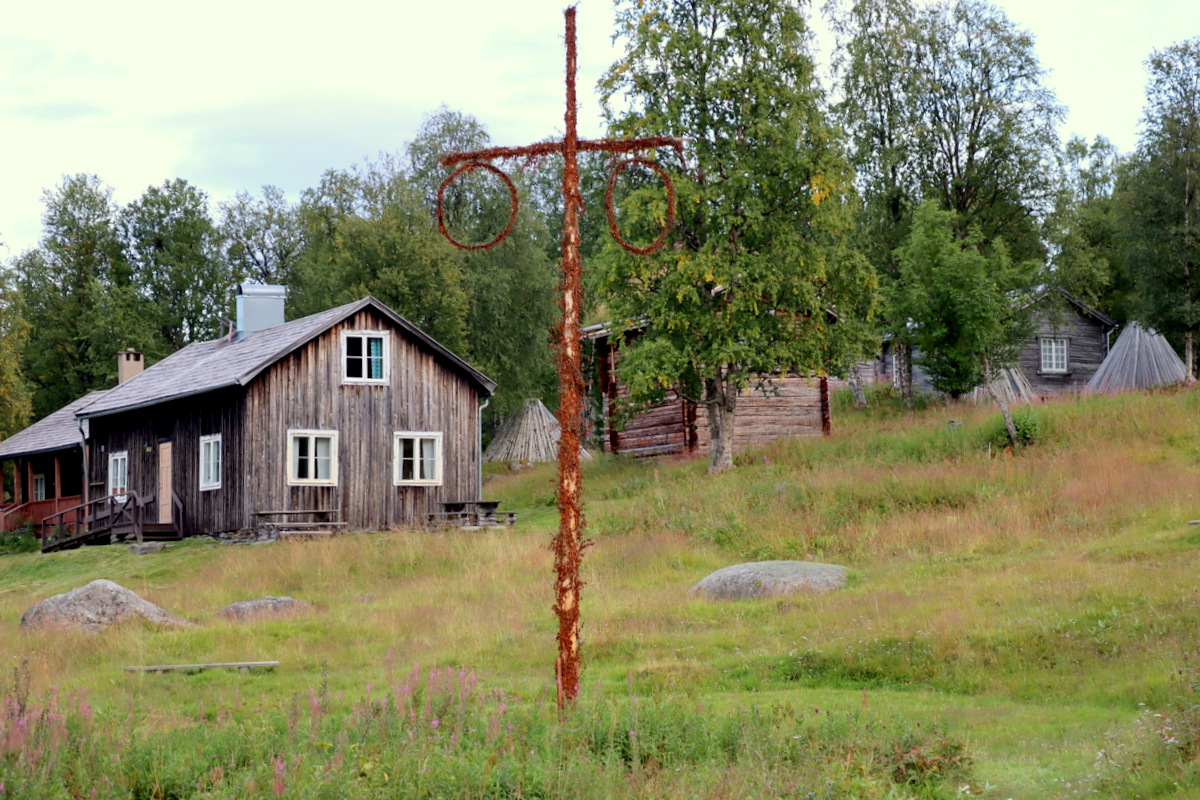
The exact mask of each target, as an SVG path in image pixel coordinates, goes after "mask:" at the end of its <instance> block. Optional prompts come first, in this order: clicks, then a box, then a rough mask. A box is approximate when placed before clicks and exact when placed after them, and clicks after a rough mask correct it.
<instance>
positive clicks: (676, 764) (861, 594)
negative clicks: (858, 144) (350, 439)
mask: <svg viewBox="0 0 1200 800" xmlns="http://www.w3.org/2000/svg"><path fill="white" fill-rule="evenodd" d="M1198 412H1200V395H1198V394H1197V393H1195V392H1190V391H1177V392H1166V393H1158V394H1152V395H1141V396H1128V397H1101V398H1089V399H1083V400H1077V399H1072V400H1065V401H1061V402H1057V403H1050V404H1046V405H1044V406H1041V407H1039V408H1037V409H1035V410H1034V411H1033V412H1032V413H1033V415H1034V416H1033V419H1034V421H1035V424H1036V427H1037V428H1039V429H1040V431H1041V441H1040V442H1039V443H1038V444H1036V445H1034V446H1032V447H1029V448H1026V449H1023V450H1021V451H1019V452H1016V453H1013V452H1011V451H1007V450H1002V449H1000V448H999V447H997V446H996V444H997V439H996V434H997V431H998V428H999V415H998V414H997V413H995V412H994V411H993V410H991V409H989V408H986V407H974V406H957V407H941V406H933V407H930V408H927V409H922V410H918V411H910V410H908V409H905V408H903V407H902V406H899V405H898V404H895V403H894V402H890V401H888V400H887V398H882V399H879V402H877V403H876V405H875V406H873V407H872V409H870V410H869V411H855V410H852V409H848V408H844V407H843V408H840V409H839V411H838V413H836V414H835V434H834V436H832V437H830V438H828V439H824V440H802V441H794V442H786V443H779V444H777V445H775V446H772V447H770V448H767V449H766V450H762V451H757V452H752V453H748V454H745V455H744V456H742V457H740V458H739V466H738V468H737V469H736V470H735V471H734V472H733V473H730V474H726V475H722V476H718V477H710V476H708V474H707V469H706V467H707V465H706V464H705V463H702V462H697V461H676V462H658V463H654V462H632V461H627V460H621V459H604V458H602V459H597V460H596V461H595V462H593V463H591V464H589V465H587V466H586V472H585V488H584V494H585V499H586V503H587V508H586V513H587V516H588V520H589V527H588V532H589V535H590V536H591V537H592V539H593V544H592V546H591V547H590V548H589V549H588V550H587V551H586V554H585V561H584V577H585V580H586V582H587V584H586V586H585V588H584V602H583V634H584V645H583V648H584V649H583V654H584V677H583V685H582V691H581V699H580V702H579V704H578V708H576V709H574V710H573V711H572V712H571V713H570V714H569V715H568V718H567V719H566V720H565V721H564V722H562V723H560V722H558V721H556V719H555V714H554V712H553V696H554V687H553V685H552V681H553V664H554V656H555V641H554V636H555V630H556V620H555V619H554V617H553V615H552V613H551V610H550V607H551V605H552V603H553V597H552V584H551V578H552V572H551V567H552V563H551V553H550V550H549V541H550V537H551V536H552V535H553V532H554V530H555V528H556V525H557V516H556V512H555V510H554V506H553V496H554V474H553V468H552V467H550V466H545V467H536V468H532V469H527V470H522V471H518V472H515V473H509V471H508V470H505V469H500V470H495V471H493V474H492V475H490V476H489V482H488V485H487V487H486V489H485V494H486V496H488V497H490V498H493V499H499V500H502V501H503V502H504V505H503V508H506V509H512V510H516V511H518V513H519V523H518V525H517V527H516V528H515V529H513V530H508V531H496V532H484V533H460V532H440V533H435V532H390V533H370V534H358V535H352V536H346V537H340V538H338V539H336V540H331V541H325V542H310V543H288V544H282V545H271V546H260V547H222V546H219V545H215V544H208V543H206V542H202V541H199V540H189V541H187V542H185V543H183V544H181V545H179V546H176V547H173V548H171V549H170V550H169V551H168V552H166V553H163V554H158V555H149V556H141V557H135V556H131V555H129V554H128V553H127V552H126V550H125V549H124V548H117V547H98V548H85V549H82V550H76V551H71V552H66V553H61V554H54V555H47V556H42V555H39V554H25V555H11V556H3V557H0V626H4V627H5V628H6V632H5V633H4V634H3V635H2V636H0V659H3V662H2V663H3V665H4V666H5V670H6V672H7V673H8V677H7V678H0V687H3V688H4V691H5V694H6V697H7V698H8V699H9V700H10V701H11V702H10V703H9V708H10V710H9V711H8V712H6V713H7V714H8V716H7V717H4V718H0V725H7V728H5V727H0V783H2V784H3V785H4V786H5V789H4V790H3V791H4V792H7V793H8V794H3V793H0V798H7V797H8V796H10V795H12V796H28V797H41V796H64V797H70V796H81V797H86V796H90V795H89V792H90V791H91V790H92V789H97V792H98V794H97V796H98V797H105V796H111V797H164V798H165V797H191V796H196V797H214V798H215V797H242V796H246V797H253V796H262V797H274V796H295V797H326V796H328V797H343V796H345V797H369V796H380V797H385V796H386V797H392V796H413V797H437V796H445V797H458V796H478V797H518V796H522V797H532V796H543V797H620V796H630V797H633V796H654V797H676V796H678V797H726V796H728V797H734V796H737V797H780V796H788V797H791V796H796V797H831V798H832V797H839V798H840V797H958V796H965V795H966V794H968V793H969V794H970V795H971V796H976V795H979V794H981V793H982V795H983V796H985V797H1004V798H1007V797H1012V798H1044V797H1075V796H1080V797H1082V796H1089V797H1092V796H1101V797H1135V796H1141V797H1170V796H1179V797H1188V796H1200V770H1198V769H1197V767H1196V759H1197V757H1198V756H1200V710H1197V708H1196V701H1195V696H1194V694H1192V692H1191V689H1192V688H1193V687H1192V684H1193V683H1194V669H1195V666H1196V659H1197V658H1198V657H1200V656H1198V655H1197V654H1198V653H1200V648H1198V646H1197V636H1198V634H1200V590H1198V589H1197V588H1196V581H1195V576H1196V575H1197V574H1198V568H1200V528H1197V527H1190V526H1188V525H1187V522H1188V521H1189V520H1192V519H1196V518H1200V503H1198V502H1197V498H1198V497H1200V459H1198V458H1197V457H1198V456H1200V414H1198ZM952 421H953V422H961V423H962V425H951V424H950V423H951V422H952ZM776 558H786V559H810V560H821V561H828V562H833V563H839V564H843V565H845V566H846V567H848V568H849V570H850V576H851V579H850V582H849V585H848V586H847V587H846V588H844V589H842V590H839V591H837V592H834V593H830V594H827V595H804V596H797V597H792V598H787V599H783V600H764V601H756V602H742V603H722V604H712V603H706V602H701V601H697V600H694V599H691V598H689V596H688V594H687V591H688V589H689V587H690V586H691V585H692V584H694V583H695V582H696V581H698V580H699V579H700V578H701V577H703V576H704V575H706V574H707V573H708V572H710V571H712V570H714V569H717V568H720V567H722V566H726V565H729V564H732V563H738V562H740V561H745V560H760V559H776ZM101 577H102V578H108V579H111V580H114V581H116V582H118V583H120V584H122V585H124V586H126V587H128V588H130V589H133V590H134V591H136V592H138V593H139V594H140V595H142V596H143V597H145V598H146V599H148V600H151V601H152V602H155V603H157V604H159V605H161V606H163V607H164V608H166V609H167V610H169V611H172V612H174V613H177V614H180V615H182V616H184V617H185V618H187V619H189V620H191V621H193V622H195V623H197V627H195V628H192V629H188V630H154V629H151V628H149V627H145V626H141V625H131V626H125V627H123V628H121V629H118V630H109V631H107V632H105V633H104V634H102V635H100V636H95V637H91V636H85V635H69V634H61V633H60V634H33V635H31V634H26V633H22V632H21V631H20V630H19V626H18V623H19V619H20V616H21V614H22V612H23V611H24V610H25V609H26V608H28V607H29V606H30V605H32V604H33V603H34V602H36V601H38V600H40V599H42V598H44V597H47V596H49V595H51V594H56V593H59V592H63V591H67V590H69V589H72V588H75V587H78V586H81V585H83V584H84V583H86V582H88V581H89V580H92V579H95V578H101ZM267 594H275V595H291V596H293V597H298V598H301V599H304V600H307V601H308V602H310V603H312V604H313V605H314V607H315V608H314V611H313V612H312V613H311V614H308V615H306V616H302V617H297V618H294V619H291V620H284V621H273V622H260V623H257V624H253V625H246V626H241V627H238V626H234V625H231V624H228V623H225V622H223V621H220V620H218V619H217V618H216V617H215V613H216V612H217V611H218V610H219V609H220V608H221V607H223V606H224V605H226V604H227V603H230V602H233V601H235V600H245V599H252V598H256V597H261V596H263V595H267ZM266 659H277V660H279V661H280V662H281V666H280V668H279V669H278V670H276V671H275V672H273V673H263V674H253V675H248V676H243V675H239V674H237V673H217V672H207V673H198V674H167V675H127V674H125V673H124V672H123V671H122V667H124V666H126V665H135V664H150V663H190V662H200V661H209V662H211V661H239V660H266ZM414 665H419V666H418V667H417V671H418V675H419V676H420V678H419V679H414V678H413V677H412V673H413V670H414ZM431 670H437V672H436V673H435V678H434V680H433V681H432V682H431V681H430V678H429V674H430V671H431ZM26 672H27V674H28V683H29V687H28V690H27V691H26V690H25V689H24V680H25V679H24V677H23V675H24V674H25V673H26ZM405 687H407V689H406V688H405ZM68 695H69V696H70V698H71V699H70V700H68V699H67V697H68ZM82 697H86V707H87V712H86V714H85V713H84V712H83V711H81V704H80V701H79V698H82ZM21 698H25V699H24V700H22V701H21V702H23V703H25V705H26V707H27V708H36V709H41V710H43V711H44V710H45V709H46V708H48V707H49V706H50V705H51V704H53V703H57V705H56V706H54V707H55V708H56V709H58V711H57V712H56V713H58V714H59V716H61V718H62V720H61V721H60V722H55V721H54V720H51V719H50V717H48V716H46V715H43V718H44V719H43V722H42V727H41V728H39V729H38V730H39V731H40V734H39V735H41V736H43V738H44V740H45V743H47V744H48V743H49V742H51V741H55V742H56V746H58V747H59V748H60V749H59V752H60V753H61V757H59V758H57V759H55V760H53V763H50V762H49V761H47V759H46V758H45V756H44V751H45V750H46V748H43V754H42V755H41V756H39V758H32V756H31V753H33V752H34V750H35V749H36V748H35V747H34V743H31V742H33V740H32V739H30V738H29V737H28V736H26V738H25V739H20V738H19V737H16V736H15V734H14V733H13V731H15V730H17V728H16V726H17V723H18V720H17V717H16V716H14V713H13V712H12V711H11V707H12V706H13V704H14V703H16V702H17V700H20V699H21ZM406 698H407V699H406ZM413 698H415V699H413ZM499 698H502V699H499ZM410 699H411V700H412V702H414V703H416V704H417V705H415V706H413V707H412V708H410V707H409V706H407V705H405V703H408V702H410ZM501 705H503V709H501V708H500V706H501ZM418 706H419V708H418ZM406 709H407V710H406ZM414 709H416V710H414ZM439 709H440V710H439ZM1155 715H1160V716H1155ZM504 719H508V720H510V721H509V722H503V724H502V720H504ZM435 721H436V722H437V723H438V724H436V725H434V724H433V723H434V722H435ZM55 725H58V726H59V727H57V728H56V727H55ZM503 725H512V726H513V727H512V728H504V727H503ZM452 726H456V727H452ZM6 730H7V733H6ZM449 730H453V731H457V733H456V734H455V737H456V738H454V739H453V740H451V739H449V738H448V737H449V733H447V731H449ZM639 731H640V734H639ZM89 732H90V736H89V735H86V734H88V733H89ZM631 732H632V733H631ZM410 733H411V734H414V735H413V736H412V737H411V738H409V734H410ZM98 734H101V735H98ZM235 734H236V736H235ZM23 735H24V734H23ZM6 736H7V737H8V738H7V740H6V738H5V737H6ZM225 736H230V737H234V738H231V739H230V740H229V741H226V740H225V738H223V737H225ZM505 736H507V737H508V738H507V739H506V738H505ZM55 737H57V740H56V739H55ZM238 737H240V738H238ZM639 737H640V738H639ZM35 738H36V737H35ZM80 739H84V740H86V741H85V742H80V741H79V740H80ZM234 739H236V740H237V741H244V742H246V744H245V745H244V746H243V745H236V746H235V745H233V744H230V743H229V742H231V741H234ZM6 741H7V742H8V743H7V744H6ZM63 742H67V743H68V746H65V747H64V746H63ZM405 742H407V743H408V744H404V743H405ZM468 742H470V743H471V746H470V747H467V746H466V745H467V743H468ZM405 747H407V749H404V748H405ZM506 748H507V749H506ZM189 753H190V754H191V755H188V754H189ZM31 759H32V760H31ZM279 759H283V761H284V762H285V763H284V766H283V767H280V766H279ZM293 762H294V763H293ZM318 763H319V764H320V765H322V766H321V768H320V769H318V768H317V765H318ZM289 765H290V766H289ZM281 769H282V770H283V771H284V773H286V774H285V775H284V777H280V775H279V771H280V770H281ZM764 770H765V771H766V773H769V775H768V776H766V777H764ZM385 773H386V774H387V776H388V777H387V780H384V779H383V778H382V777H381V776H382V775H383V774H385ZM331 776H332V777H331ZM335 778H336V779H335ZM14 787H16V788H14ZM22 792H24V794H22Z"/></svg>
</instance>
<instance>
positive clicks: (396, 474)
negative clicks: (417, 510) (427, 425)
mask: <svg viewBox="0 0 1200 800" xmlns="http://www.w3.org/2000/svg"><path fill="white" fill-rule="evenodd" d="M393 442H394V445H393V447H392V483H393V484H394V485H396V486H414V485H416V486H440V485H441V483H442V434H441V432H440V431H424V432H413V431H396V433H395V435H394V437H393Z"/></svg>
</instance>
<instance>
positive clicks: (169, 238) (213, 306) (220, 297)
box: [117, 178, 233, 357]
mask: <svg viewBox="0 0 1200 800" xmlns="http://www.w3.org/2000/svg"><path fill="white" fill-rule="evenodd" d="M117 237H118V239H119V241H120V244H121V251H122V254H123V256H124V261H125V263H126V264H127V265H128V268H129V281H130V283H131V284H132V287H133V291H134V294H135V295H136V296H138V297H140V298H143V299H144V300H145V303H143V304H142V308H141V313H142V314H143V315H145V316H144V319H145V321H147V322H148V323H149V324H150V325H151V327H152V329H153V331H154V333H155V334H156V335H157V336H158V337H159V339H160V340H161V343H162V345H163V348H164V349H165V352H159V353H151V354H149V355H155V356H158V357H162V356H165V355H168V354H169V353H172V352H174V351H176V350H178V349H179V348H181V347H183V346H184V345H187V344H189V343H191V342H199V341H205V340H207V339H214V338H216V336H217V334H218V332H219V330H220V319H221V317H223V316H224V315H225V314H226V313H227V308H228V306H229V299H230V289H231V288H232V284H233V275H232V273H231V272H230V271H229V269H228V267H227V266H226V264H225V262H224V261H223V259H222V258H221V251H220V243H219V238H218V233H217V228H216V225H215V224H214V223H213V220H212V218H211V217H210V216H209V212H208V196H207V195H206V194H205V193H204V192H203V191H201V190H199V189H197V188H196V187H194V186H192V185H190V184H189V183H188V182H187V181H185V180H182V179H179V178H176V179H175V180H172V181H165V182H164V183H163V185H162V186H151V187H149V188H148V189H146V191H145V192H143V193H142V196H141V197H139V198H138V199H137V200H135V201H133V202H132V203H130V204H129V205H127V206H125V208H123V209H122V210H121V212H120V214H119V215H118V217H117Z"/></svg>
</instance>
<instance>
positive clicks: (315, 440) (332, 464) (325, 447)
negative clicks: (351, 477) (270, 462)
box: [288, 430, 338, 486]
mask: <svg viewBox="0 0 1200 800" xmlns="http://www.w3.org/2000/svg"><path fill="white" fill-rule="evenodd" d="M337 437H338V435H337V431H296V430H293V431H288V483H291V484H318V485H327V486H335V485H337V441H338V438H337Z"/></svg>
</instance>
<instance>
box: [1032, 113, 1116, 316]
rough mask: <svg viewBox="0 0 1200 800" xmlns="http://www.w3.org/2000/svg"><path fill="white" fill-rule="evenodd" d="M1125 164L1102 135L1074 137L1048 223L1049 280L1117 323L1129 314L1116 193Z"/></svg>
mask: <svg viewBox="0 0 1200 800" xmlns="http://www.w3.org/2000/svg"><path fill="white" fill-rule="evenodd" d="M1121 164H1122V158H1121V156H1120V154H1119V153H1118V152H1117V149H1116V148H1115V147H1113V145H1112V143H1111V142H1109V141H1108V140H1107V139H1105V138H1104V137H1103V136H1098V137H1096V139H1095V140H1094V141H1093V142H1092V143H1091V144H1088V143H1087V142H1086V141H1084V140H1083V139H1080V138H1078V137H1073V138H1072V139H1071V140H1070V141H1068V142H1067V144H1066V145H1065V146H1064V148H1063V167H1062V171H1061V172H1060V175H1059V181H1058V195H1057V198H1056V200H1055V205H1054V212H1053V213H1052V214H1051V215H1050V217H1049V218H1048V220H1047V224H1046V240H1047V243H1048V245H1049V249H1050V271H1049V274H1048V275H1047V280H1048V282H1049V284H1050V285H1052V286H1054V287H1056V288H1059V289H1064V290H1066V291H1067V292H1070V293H1071V295H1073V296H1074V297H1076V298H1078V299H1079V300H1081V301H1083V302H1085V303H1088V304H1091V305H1095V306H1099V307H1101V308H1102V310H1104V311H1105V312H1106V313H1107V314H1109V316H1111V317H1113V318H1114V319H1116V320H1117V321H1118V322H1124V321H1125V320H1126V319H1127V318H1128V314H1127V312H1126V310H1125V296H1126V294H1127V287H1128V282H1127V280H1126V278H1125V274H1124V270H1123V269H1122V263H1123V260H1124V254H1123V252H1122V250H1121V243H1120V237H1119V224H1118V216H1119V215H1118V211H1117V208H1116V204H1115V202H1114V196H1113V192H1114V190H1115V188H1116V180H1117V173H1118V170H1119V169H1120V168H1121Z"/></svg>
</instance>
